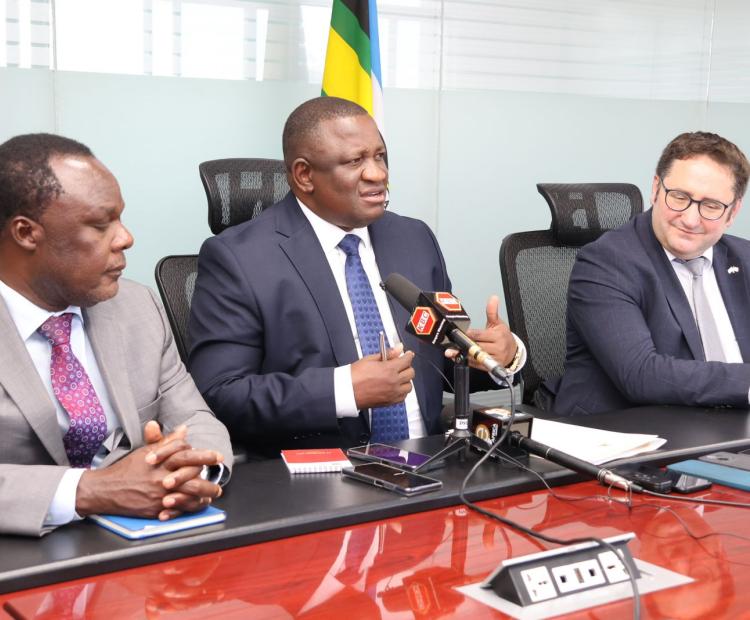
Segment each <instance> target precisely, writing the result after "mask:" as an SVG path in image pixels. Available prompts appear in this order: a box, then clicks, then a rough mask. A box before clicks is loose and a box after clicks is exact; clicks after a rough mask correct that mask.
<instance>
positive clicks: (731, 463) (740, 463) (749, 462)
mask: <svg viewBox="0 0 750 620" xmlns="http://www.w3.org/2000/svg"><path fill="white" fill-rule="evenodd" d="M698 460H699V461H706V462H707V463H715V464H716V465H726V466H727V467H734V468H735V469H743V470H745V471H750V454H743V453H741V452H740V453H739V454H736V453H734V452H714V453H712V454H704V455H703V456H699V457H698Z"/></svg>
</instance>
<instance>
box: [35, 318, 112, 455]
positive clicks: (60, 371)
mask: <svg viewBox="0 0 750 620" xmlns="http://www.w3.org/2000/svg"><path fill="white" fill-rule="evenodd" d="M72 320H73V315H72V314H71V313H69V312H68V313H66V314H63V315H60V316H51V317H50V318H48V319H47V320H46V321H45V322H44V323H42V326H41V327H40V328H39V329H38V330H37V331H38V332H39V333H40V334H41V335H42V336H44V337H45V338H46V339H47V340H49V343H50V344H51V345H52V363H51V365H50V377H51V378H52V391H53V392H54V393H55V396H56V397H57V400H58V401H60V404H61V405H62V406H63V408H64V409H65V411H67V412H68V416H70V428H68V432H67V433H65V436H64V437H63V444H64V445H65V451H66V452H67V453H68V460H69V461H70V464H71V465H72V466H73V467H91V460H92V459H93V458H94V456H95V455H96V453H97V452H98V451H99V448H100V447H101V445H102V442H103V441H104V438H105V437H106V436H107V418H105V417H104V409H102V405H101V403H100V402H99V398H98V397H97V395H96V392H95V391H94V386H93V385H91V380H90V379H89V376H88V375H87V374H86V371H85V370H84V369H83V366H82V365H81V362H79V361H78V358H77V357H76V356H75V355H74V354H73V350H72V349H71V348H70V324H71V322H72Z"/></svg>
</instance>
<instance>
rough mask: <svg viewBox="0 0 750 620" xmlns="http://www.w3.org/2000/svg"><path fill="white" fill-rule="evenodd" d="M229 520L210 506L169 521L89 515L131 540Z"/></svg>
mask: <svg viewBox="0 0 750 620" xmlns="http://www.w3.org/2000/svg"><path fill="white" fill-rule="evenodd" d="M226 518H227V515H226V513H225V512H224V511H223V510H219V509H218V508H214V507H213V506H208V507H207V508H205V509H204V510H201V511H200V512H193V513H191V514H188V515H182V516H181V517H177V518H175V519H170V520H169V521H159V519H140V518H138V517H120V516H117V515H89V519H91V520H92V521H94V522H96V523H97V524H98V525H101V526H102V527H106V528H107V529H108V530H111V531H113V532H114V533H115V534H119V535H120V536H124V537H125V538H129V539H131V540H136V539H139V538H148V537H149V536H159V535H160V534H171V533H172V532H181V531H182V530H189V529H192V528H194V527H202V526H204V525H213V524H214V523H221V522H222V521H224V520H225V519H226Z"/></svg>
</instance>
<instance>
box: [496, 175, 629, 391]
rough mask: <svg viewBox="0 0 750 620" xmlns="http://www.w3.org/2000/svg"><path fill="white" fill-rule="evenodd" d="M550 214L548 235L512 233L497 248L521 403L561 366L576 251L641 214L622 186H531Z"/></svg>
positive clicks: (545, 231)
mask: <svg viewBox="0 0 750 620" xmlns="http://www.w3.org/2000/svg"><path fill="white" fill-rule="evenodd" d="M537 189H538V190H539V193H540V194H542V196H544V198H545V199H546V200H547V204H548V205H549V208H550V211H551V212H552V226H551V228H550V230H536V231H529V232H520V233H513V234H511V235H508V236H507V237H506V238H505V239H503V242H502V245H501V246H500V273H501V275H502V280H503V290H504V292H505V305H506V308H507V312H508V324H509V326H510V328H511V330H513V332H514V333H516V334H517V335H518V336H519V338H521V339H522V340H523V341H524V342H525V343H526V347H527V354H528V358H527V362H526V365H525V366H524V368H523V370H522V371H521V375H522V377H523V381H524V402H527V403H531V402H534V403H535V404H537V405H539V404H542V403H541V402H540V401H539V400H538V399H537V400H536V401H535V400H534V396H535V393H536V391H537V389H538V388H539V385H540V384H541V382H542V381H543V380H544V379H552V378H555V377H558V376H560V375H562V373H563V370H564V365H565V348H566V333H565V331H566V327H565V315H566V311H567V295H568V281H569V280H570V272H571V270H572V269H573V263H574V262H575V259H576V255H577V254H578V251H579V250H580V248H581V247H582V246H583V245H585V244H586V243H588V242H589V241H593V240H594V239H596V238H597V237H599V236H600V235H601V234H602V233H604V232H605V231H607V230H611V229H613V228H617V227H618V226H620V225H621V224H624V223H625V222H627V221H628V220H629V219H630V218H632V217H633V216H635V215H637V214H638V213H640V212H641V211H643V199H642V197H641V192H640V190H639V189H638V187H636V186H635V185H631V184H628V183H586V184H563V183H555V184H550V183H543V184H539V185H537Z"/></svg>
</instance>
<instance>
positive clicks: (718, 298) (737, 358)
mask: <svg viewBox="0 0 750 620" xmlns="http://www.w3.org/2000/svg"><path fill="white" fill-rule="evenodd" d="M749 174H750V164H748V161H747V159H746V157H745V155H744V154H743V153H742V151H740V149H739V148H738V147H737V146H735V145H734V144H732V143H731V142H729V141H728V140H726V139H724V138H722V137H721V136H718V135H716V134H712V133H706V132H694V133H684V134H681V135H679V136H677V137H676V138H675V139H674V140H672V141H671V142H670V143H669V144H668V145H667V147H666V148H665V149H664V151H663V152H662V155H661V157H660V159H659V162H658V164H657V167H656V173H655V175H654V180H653V185H652V190H651V204H652V208H651V209H650V210H649V211H647V212H646V213H643V214H641V215H638V216H637V217H635V218H634V219H633V220H631V221H630V222H628V223H627V224H625V225H624V226H622V227H620V228H618V229H617V230H614V231H612V232H609V233H607V234H605V235H603V236H602V237H601V238H600V239H598V240H597V241H596V242H594V243H591V244H590V245H588V246H586V247H585V248H583V249H582V250H581V252H580V253H579V255H578V258H577V260H576V263H575V265H574V267H573V271H572V273H571V279H570V285H569V289H568V317H567V359H566V363H565V373H564V375H563V377H562V379H561V380H559V381H556V382H555V381H551V382H548V384H547V387H548V388H549V389H550V391H552V392H553V393H556V396H555V401H554V405H553V410H554V412H555V413H556V414H559V415H574V414H587V413H598V412H603V411H609V410H614V409H623V408H627V407H633V406H637V405H643V404H672V405H688V406H709V407H710V406H735V407H745V408H746V407H747V406H748V402H749V396H748V395H749V392H750V322H749V321H748V320H747V309H748V307H750V242H748V241H747V240H744V239H740V238H738V237H734V236H732V235H728V234H725V233H726V231H727V229H728V228H729V227H730V226H731V225H732V223H733V222H734V220H735V218H736V217H737V215H738V214H739V212H740V209H741V207H742V197H743V195H744V194H745V190H746V188H747V182H748V175H749Z"/></svg>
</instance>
